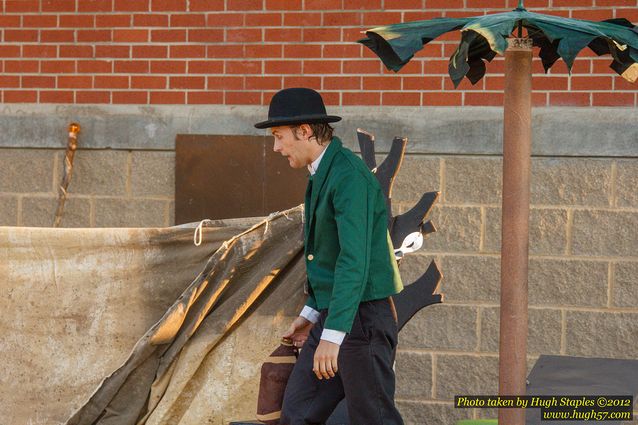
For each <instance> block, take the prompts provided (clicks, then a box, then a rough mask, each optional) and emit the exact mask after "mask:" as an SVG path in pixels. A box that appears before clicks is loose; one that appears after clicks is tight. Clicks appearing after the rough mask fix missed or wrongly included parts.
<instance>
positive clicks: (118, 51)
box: [95, 44, 131, 58]
mask: <svg viewBox="0 0 638 425" xmlns="http://www.w3.org/2000/svg"><path fill="white" fill-rule="evenodd" d="M95 56H96V57H98V58H129V57H131V47H130V46H113V45H99V44H98V45H97V46H95Z"/></svg>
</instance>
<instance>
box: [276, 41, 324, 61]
mask: <svg viewBox="0 0 638 425" xmlns="http://www.w3.org/2000/svg"><path fill="white" fill-rule="evenodd" d="M283 47H284V57H285V58H287V59H294V58H320V57H321V44H286V45H284V46H283Z"/></svg>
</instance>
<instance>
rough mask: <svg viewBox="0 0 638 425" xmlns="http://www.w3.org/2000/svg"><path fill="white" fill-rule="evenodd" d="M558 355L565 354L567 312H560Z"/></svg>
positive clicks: (564, 310)
mask: <svg viewBox="0 0 638 425" xmlns="http://www.w3.org/2000/svg"><path fill="white" fill-rule="evenodd" d="M560 316H561V317H560V354H561V355H565V354H567V310H566V309H564V308H563V309H561V310H560Z"/></svg>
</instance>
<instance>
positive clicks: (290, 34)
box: [264, 28, 301, 43]
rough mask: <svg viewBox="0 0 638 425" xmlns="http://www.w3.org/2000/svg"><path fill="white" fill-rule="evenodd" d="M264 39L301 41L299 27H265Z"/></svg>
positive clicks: (288, 41)
mask: <svg viewBox="0 0 638 425" xmlns="http://www.w3.org/2000/svg"><path fill="white" fill-rule="evenodd" d="M264 40H265V41H284V42H286V43H294V42H301V29H300V28H266V29H265V34H264Z"/></svg>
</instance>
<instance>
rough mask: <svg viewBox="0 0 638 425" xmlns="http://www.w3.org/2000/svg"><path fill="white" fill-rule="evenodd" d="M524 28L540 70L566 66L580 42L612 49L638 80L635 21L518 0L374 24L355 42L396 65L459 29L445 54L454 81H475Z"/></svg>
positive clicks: (617, 63) (620, 66)
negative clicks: (476, 10)
mask: <svg viewBox="0 0 638 425" xmlns="http://www.w3.org/2000/svg"><path fill="white" fill-rule="evenodd" d="M523 28H526V29H527V31H528V35H529V37H530V38H531V39H532V40H533V44H534V46H537V47H539V48H540V53H539V56H540V58H541V60H542V61H543V66H544V67H545V71H546V72H547V70H549V68H551V67H552V65H554V63H556V61H557V60H558V58H559V57H560V58H562V59H563V60H564V61H565V63H566V64H567V68H568V69H569V70H570V71H571V68H572V65H573V63H574V59H575V58H576V55H577V54H578V52H580V51H581V50H582V49H583V48H585V47H589V48H590V49H591V50H593V51H594V52H595V53H596V54H597V55H599V56H600V55H605V54H611V56H612V58H613V61H612V63H611V65H610V66H611V68H612V69H613V70H614V71H616V72H617V73H618V74H620V75H621V76H622V77H623V78H625V79H626V80H628V81H630V82H632V83H633V82H636V80H638V27H636V26H634V25H633V24H632V23H631V22H629V21H628V20H627V19H624V18H619V19H608V20H605V21H602V22H592V21H584V20H580V19H570V18H561V17H557V16H551V15H543V14H539V13H533V12H528V11H527V10H525V8H524V7H523V4H522V1H521V2H520V3H519V6H518V7H517V8H516V9H514V10H513V11H511V12H506V13H496V14H492V15H482V16H475V17H470V18H436V19H432V20H428V21H416V22H407V23H401V24H395V25H387V26H383V27H378V28H373V29H370V30H367V31H366V35H367V36H368V37H367V38H365V39H363V40H360V43H362V44H364V45H365V46H367V47H369V48H370V49H371V50H372V51H373V52H375V53H376V54H377V55H378V56H379V58H381V60H382V61H383V63H384V64H385V66H386V67H387V68H388V69H391V70H393V71H398V70H400V69H401V68H402V67H403V66H404V65H405V64H406V63H408V62H409V61H410V59H412V57H413V56H414V54H415V53H417V52H418V51H419V50H421V49H422V48H423V46H424V45H425V44H427V43H429V42H430V41H432V40H434V39H435V38H436V37H438V36H440V35H441V34H444V33H446V32H450V31H455V30H461V33H462V37H461V42H460V44H459V46H458V48H457V49H456V51H455V52H454V54H453V55H452V57H451V58H450V65H449V72H450V77H451V78H452V81H454V85H455V86H458V85H459V84H460V82H461V80H463V77H467V78H468V79H469V80H470V81H471V82H472V84H475V83H476V82H477V81H479V80H480V79H481V78H482V77H483V76H484V75H485V61H488V62H490V61H491V60H492V59H493V58H494V57H495V56H496V55H497V54H501V55H502V54H503V53H504V52H505V50H506V49H507V38H508V37H509V36H510V35H511V34H512V33H513V32H515V31H516V30H518V31H519V35H518V36H519V38H520V37H521V34H522V29H523Z"/></svg>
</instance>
